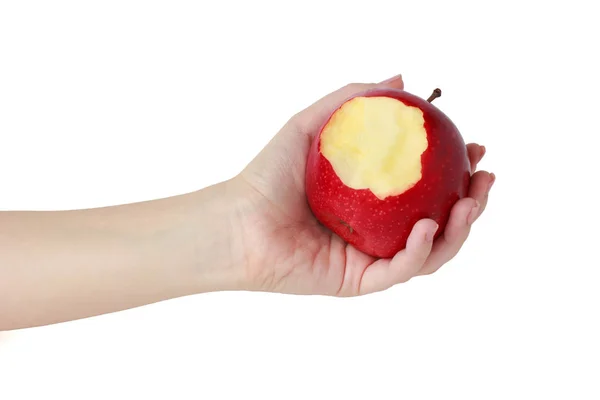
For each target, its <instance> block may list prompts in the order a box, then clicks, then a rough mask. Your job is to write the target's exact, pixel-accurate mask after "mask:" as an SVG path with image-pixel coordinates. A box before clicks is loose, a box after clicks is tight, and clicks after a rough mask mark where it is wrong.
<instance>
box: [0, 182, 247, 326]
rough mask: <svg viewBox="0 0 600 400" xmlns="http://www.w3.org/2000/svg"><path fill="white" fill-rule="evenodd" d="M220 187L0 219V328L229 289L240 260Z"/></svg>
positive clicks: (225, 190)
mask: <svg viewBox="0 0 600 400" xmlns="http://www.w3.org/2000/svg"><path fill="white" fill-rule="evenodd" d="M231 190H232V189H231V186H230V185H229V184H228V183H223V184H219V185H215V186H212V187H209V188H206V189H204V190H202V191H199V192H195V193H190V194H186V195H182V196H176V197H171V198H167V199H160V200H154V201H148V202H143V203H136V204H129V205H122V206H114V207H106V208H98V209H88V210H75V211H56V212H4V213H0V330H6V329H17V328H23V327H31V326H39V325H45V324H51V323H56V322H62V321H68V320H73V319H79V318H84V317H89V316H94V315H99V314H104V313H108V312H114V311H119V310H124V309H128V308H132V307H137V306H141V305H145V304H149V303H154V302H157V301H161V300H166V299H171V298H175V297H181V296H185V295H190V294H195V293H199V292H206V291H213V290H226V289H235V288H237V287H238V286H239V285H240V284H241V283H240V281H241V279H242V278H241V275H240V273H239V270H240V269H239V265H236V264H239V263H240V262H241V261H242V259H243V257H242V254H241V252H240V251H239V250H238V249H239V248H240V247H239V246H238V244H237V243H236V237H235V232H234V231H235V229H234V226H233V224H234V222H233V220H232V216H234V215H235V213H234V210H232V207H233V204H230V203H231V202H232V201H233V200H232V198H233V197H234V196H235V195H234V194H233V195H232V194H231V193H230V192H231Z"/></svg>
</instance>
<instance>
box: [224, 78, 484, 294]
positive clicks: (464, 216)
mask: <svg viewBox="0 0 600 400" xmlns="http://www.w3.org/2000/svg"><path fill="white" fill-rule="evenodd" d="M375 87H390V88H396V89H403V88H404V83H403V81H402V78H401V77H400V76H398V77H394V78H392V79H389V80H388V81H385V82H382V83H379V84H351V85H348V86H345V87H343V88H342V89H339V90H338V91H336V92H334V93H331V94H329V95H328V96H326V97H324V98H323V99H321V100H319V101H318V102H316V103H315V104H313V105H312V106H310V107H308V108H307V109H305V110H304V111H302V112H300V113H299V114H297V115H295V116H294V117H293V118H291V119H290V121H289V122H288V123H287V124H286V125H285V126H284V127H283V129H282V130H281V131H280V132H279V133H278V134H277V135H276V136H275V137H274V138H273V140H272V141H271V142H270V143H269V144H268V145H267V146H266V147H265V148H264V149H263V151H262V152H261V153H260V154H259V155H258V156H257V157H256V158H255V159H254V160H253V161H252V162H251V163H250V164H249V165H248V167H247V168H246V169H245V170H244V171H243V172H242V173H241V174H240V175H239V176H238V177H236V178H235V179H236V180H237V181H238V182H239V183H240V185H242V186H245V187H246V196H245V197H246V198H247V199H248V200H247V201H246V202H245V205H244V206H242V207H240V208H239V212H240V216H241V221H242V222H241V227H242V232H241V237H242V241H243V246H244V248H245V254H246V262H247V265H246V269H247V271H246V272H247V275H248V276H249V281H250V289H251V290H260V291H274V292H282V293H295V294H322V295H335V296H356V295H362V294H367V293H372V292H375V291H381V290H385V289H387V288H390V287H391V286H393V285H396V284H398V283H403V282H406V281H408V280H409V279H411V278H412V277H414V276H417V275H426V274H431V273H433V272H435V271H437V270H438V269H439V268H440V267H441V266H443V265H444V264H445V263H447V262H448V261H450V260H451V259H452V258H453V257H454V256H455V255H456V254H457V253H458V251H459V250H460V248H461V247H462V245H463V243H464V242H465V240H466V239H467V237H468V235H469V231H470V229H471V224H472V223H473V222H474V221H475V220H476V219H477V218H478V217H479V216H480V215H481V213H482V212H483V211H484V209H485V207H486V203H487V200H488V193H489V190H490V188H491V186H492V184H493V182H494V175H493V174H490V173H488V172H485V171H479V172H476V173H475V170H476V167H477V164H478V163H479V162H480V161H481V159H482V158H483V156H484V153H485V148H484V147H482V146H479V145H478V144H474V143H473V144H469V145H468V146H467V148H468V153H469V158H470V160H471V166H472V168H471V170H472V178H471V187H470V191H469V195H468V197H466V198H463V199H461V200H460V201H458V202H457V203H456V205H455V206H454V207H453V209H452V211H451V216H450V220H449V222H448V225H447V227H446V229H445V232H444V234H443V235H442V236H440V237H439V238H438V239H437V240H436V241H435V242H434V243H432V242H430V241H427V240H426V239H425V238H426V236H428V235H427V234H428V233H432V232H433V231H435V229H436V228H437V225H436V223H435V222H434V221H432V220H429V219H424V220H421V221H419V222H418V223H417V224H415V226H414V228H413V230H412V233H411V235H410V237H409V239H408V243H407V246H406V249H405V250H402V251H400V252H399V253H398V254H396V255H395V256H394V257H393V258H392V259H375V258H373V257H370V256H368V255H366V254H364V253H361V252H360V251H358V250H356V249H355V248H354V247H352V246H351V245H348V244H346V243H345V242H344V241H342V240H341V239H340V238H339V237H338V236H336V235H335V234H333V233H332V232H330V231H329V230H328V229H327V228H325V227H323V226H322V225H320V224H319V222H318V221H317V220H316V219H315V218H314V216H313V215H312V212H311V210H310V208H309V206H308V204H307V201H306V195H305V191H304V173H305V165H306V159H307V155H308V151H309V148H310V145H311V142H312V140H313V139H314V138H315V135H316V134H318V130H319V129H320V127H321V126H322V125H323V123H324V122H325V120H326V119H327V117H328V116H329V115H330V114H331V113H332V112H333V111H334V110H335V109H336V108H337V107H339V105H340V104H341V103H342V102H343V101H344V100H346V99H347V98H348V97H350V96H352V95H354V94H356V93H358V92H362V91H364V90H367V89H372V88H375Z"/></svg>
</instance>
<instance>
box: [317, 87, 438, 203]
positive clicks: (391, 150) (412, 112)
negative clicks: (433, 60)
mask: <svg viewBox="0 0 600 400" xmlns="http://www.w3.org/2000/svg"><path fill="white" fill-rule="evenodd" d="M427 147H428V141H427V131H426V129H425V120H424V116H423V112H422V110H421V109H420V108H418V107H413V106H409V105H406V104H405V103H403V102H402V101H400V100H396V99H393V98H390V97H355V98H353V99H352V100H350V101H348V102H346V103H344V104H343V105H342V106H341V107H340V108H339V109H338V110H337V111H336V112H335V113H334V114H333V115H332V116H331V118H330V120H329V122H328V123H327V125H326V126H325V127H324V128H323V131H322V134H321V144H320V151H321V154H322V155H323V157H325V158H326V159H327V160H328V161H329V162H330V163H331V166H332V167H333V170H334V172H335V174H336V175H337V176H338V177H339V179H340V180H341V181H342V183H343V184H344V185H346V186H348V187H349V188H352V189H355V190H361V189H369V190H370V191H371V192H372V193H373V194H374V195H375V196H376V197H377V198H378V199H380V200H384V199H385V198H387V197H389V196H397V195H399V194H402V193H404V192H405V191H407V190H408V189H410V188H411V187H413V186H414V185H415V184H416V183H418V182H419V181H420V180H421V177H422V165H421V155H422V154H423V153H424V152H425V150H427Z"/></svg>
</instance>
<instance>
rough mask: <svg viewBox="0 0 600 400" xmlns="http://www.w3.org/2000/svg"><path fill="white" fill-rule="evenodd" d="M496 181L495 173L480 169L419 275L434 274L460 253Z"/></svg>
mask: <svg viewBox="0 0 600 400" xmlns="http://www.w3.org/2000/svg"><path fill="white" fill-rule="evenodd" d="M492 184H493V174H489V173H488V172H486V171H479V172H477V173H475V174H474V175H473V177H472V179H471V186H470V189H469V197H466V198H464V199H461V200H459V201H458V202H457V203H456V204H455V205H454V207H453V208H452V211H451V213H450V219H449V220H448V224H447V225H446V228H445V229H444V234H443V235H442V236H441V237H440V238H439V239H438V240H436V242H435V244H434V245H433V248H432V250H431V254H430V255H429V258H428V259H427V261H425V263H424V265H423V267H422V268H421V270H420V271H419V272H418V275H428V274H432V273H434V272H435V271H437V270H438V269H440V267H441V266H442V265H444V264H445V263H447V262H448V261H450V260H451V259H452V258H454V257H455V256H456V254H457V253H458V252H459V250H460V249H461V248H462V246H463V244H464V243H465V241H466V240H467V237H468V236H469V233H470V231H471V225H472V224H473V223H474V222H475V221H476V220H477V218H479V216H480V215H481V213H482V212H483V210H484V209H485V207H486V204H487V197H488V193H489V189H491V185H492Z"/></svg>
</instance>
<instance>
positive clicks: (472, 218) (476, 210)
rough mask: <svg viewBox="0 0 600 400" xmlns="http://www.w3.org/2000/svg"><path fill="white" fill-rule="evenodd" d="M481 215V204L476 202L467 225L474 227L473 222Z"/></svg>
mask: <svg viewBox="0 0 600 400" xmlns="http://www.w3.org/2000/svg"><path fill="white" fill-rule="evenodd" d="M478 214H479V202H478V201H475V205H474V206H473V208H471V212H469V216H468V217H467V225H472V224H473V222H475V220H476V219H477V216H478Z"/></svg>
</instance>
